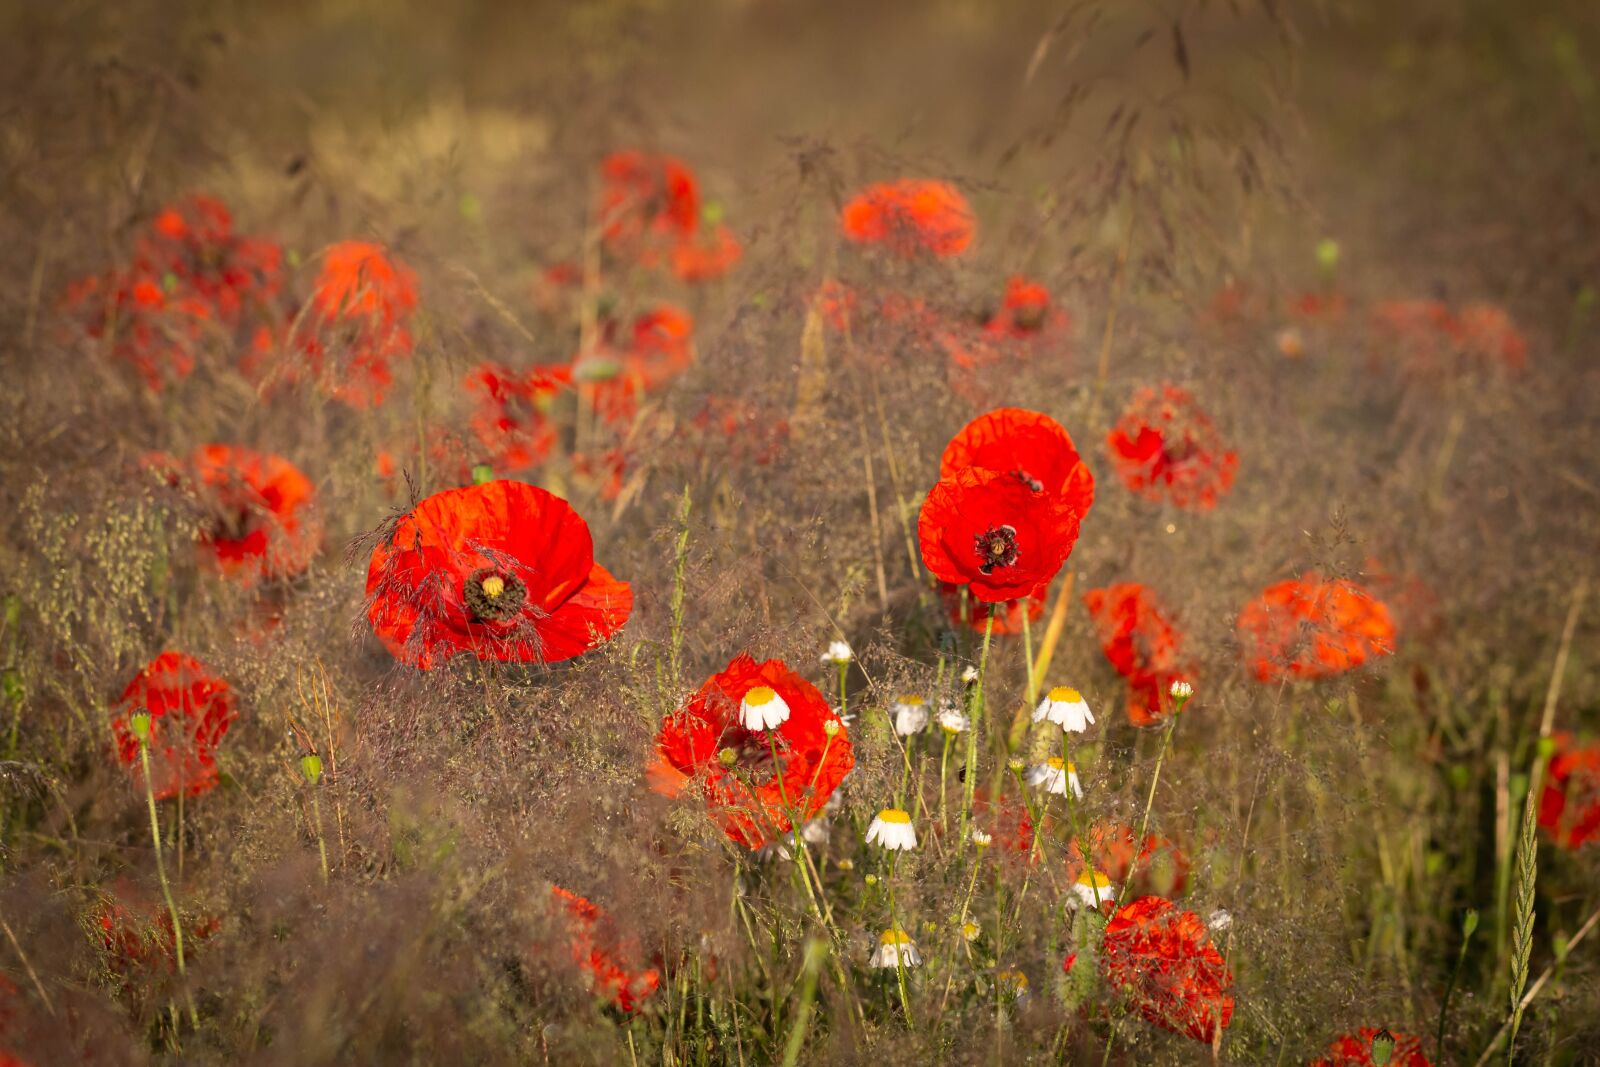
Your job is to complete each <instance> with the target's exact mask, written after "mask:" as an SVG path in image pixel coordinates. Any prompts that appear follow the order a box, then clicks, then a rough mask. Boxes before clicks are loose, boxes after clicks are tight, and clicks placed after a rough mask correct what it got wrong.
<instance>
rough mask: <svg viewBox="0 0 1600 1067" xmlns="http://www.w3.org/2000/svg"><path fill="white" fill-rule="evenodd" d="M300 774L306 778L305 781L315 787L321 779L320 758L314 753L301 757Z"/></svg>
mask: <svg viewBox="0 0 1600 1067" xmlns="http://www.w3.org/2000/svg"><path fill="white" fill-rule="evenodd" d="M300 773H301V774H303V775H305V776H306V781H308V782H310V783H311V784H312V785H316V784H317V782H319V781H320V780H321V779H322V757H321V756H319V755H317V754H316V753H315V752H313V753H311V754H310V755H308V756H301V757H300Z"/></svg>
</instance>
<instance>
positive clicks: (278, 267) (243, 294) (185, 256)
mask: <svg viewBox="0 0 1600 1067" xmlns="http://www.w3.org/2000/svg"><path fill="white" fill-rule="evenodd" d="M134 259H135V262H136V263H137V264H138V266H139V269H140V270H141V271H142V272H144V273H147V274H149V275H153V276H154V277H157V278H159V277H163V276H165V275H171V276H172V278H173V279H174V280H175V281H176V282H177V285H178V287H179V288H180V289H181V290H182V291H183V292H184V293H185V294H187V295H191V296H195V297H198V298H199V299H201V300H202V301H204V302H205V303H206V304H207V306H209V307H210V308H211V309H212V311H213V312H214V314H215V316H216V317H217V318H218V319H219V320H220V321H222V322H225V323H228V324H229V325H233V324H236V323H238V322H239V321H240V319H241V318H242V317H243V316H244V313H245V312H246V311H247V310H256V311H262V310H265V307H264V305H266V304H267V303H268V302H269V301H271V300H272V299H273V298H274V297H275V296H277V294H278V291H279V290H280V289H281V288H282V287H283V249H282V248H280V247H279V246H278V244H277V243H276V242H275V241H271V240H268V239H266V238H262V237H247V236H244V235H242V234H237V233H235V232H234V230H233V216H232V215H231V214H230V213H229V212H228V208H227V206H226V205H225V204H223V203H222V201H220V200H217V199H216V198H214V197H209V196H192V197H189V198H188V199H187V200H182V201H179V202H177V203H174V204H169V205H168V206H167V207H165V208H163V209H162V210H161V213H160V214H158V215H157V216H156V217H155V220H154V221H153V222H152V223H151V225H150V228H149V230H148V232H147V233H146V234H145V235H144V236H143V237H142V238H140V240H139V242H138V244H137V245H136V246H135V249H134Z"/></svg>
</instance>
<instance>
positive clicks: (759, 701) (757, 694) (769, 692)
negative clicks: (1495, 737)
mask: <svg viewBox="0 0 1600 1067" xmlns="http://www.w3.org/2000/svg"><path fill="white" fill-rule="evenodd" d="M777 699H778V694H777V692H776V691H775V690H773V689H772V688H770V687H769V686H765V685H758V686H756V687H755V688H754V689H752V690H750V692H748V693H746V694H745V695H744V702H745V703H746V704H749V705H750V706H751V707H753V708H759V707H760V706H761V705H763V704H770V703H772V702H773V701H774V700H777Z"/></svg>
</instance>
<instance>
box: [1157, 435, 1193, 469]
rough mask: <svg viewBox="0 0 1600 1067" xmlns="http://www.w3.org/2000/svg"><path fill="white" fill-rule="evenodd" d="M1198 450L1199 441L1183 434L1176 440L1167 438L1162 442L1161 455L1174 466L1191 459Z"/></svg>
mask: <svg viewBox="0 0 1600 1067" xmlns="http://www.w3.org/2000/svg"><path fill="white" fill-rule="evenodd" d="M1199 451H1200V442H1198V441H1196V440H1195V439H1194V438H1193V437H1190V436H1189V435H1188V434H1184V435H1183V436H1182V437H1180V438H1178V439H1177V440H1176V441H1173V440H1171V439H1168V440H1166V441H1164V442H1162V448H1161V455H1162V458H1163V459H1165V460H1166V461H1167V463H1168V464H1169V465H1171V466H1176V465H1177V464H1179V463H1183V462H1185V461H1186V460H1190V459H1193V458H1194V457H1195V455H1196V454H1197V453H1199Z"/></svg>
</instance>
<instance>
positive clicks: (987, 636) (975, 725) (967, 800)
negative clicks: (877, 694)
mask: <svg viewBox="0 0 1600 1067" xmlns="http://www.w3.org/2000/svg"><path fill="white" fill-rule="evenodd" d="M993 637H994V612H992V611H991V612H990V613H989V618H988V619H987V620H986V621H985V622H984V625H983V651H982V652H981V653H979V655H978V685H977V692H976V694H975V695H974V698H973V702H972V724H971V725H970V726H969V727H968V728H967V779H966V780H967V789H966V795H965V797H964V798H963V800H962V804H961V843H960V844H959V845H958V846H957V847H958V848H960V849H962V850H965V849H966V847H967V829H968V827H970V826H971V825H972V798H973V796H974V795H975V792H976V790H977V788H978V731H979V730H980V729H982V728H983V705H984V701H985V699H986V697H985V694H984V686H985V684H987V681H988V678H987V675H988V671H989V642H990V640H991V639H992V638H993Z"/></svg>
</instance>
